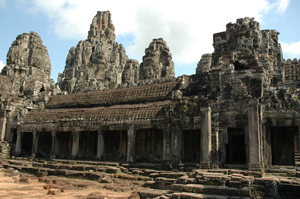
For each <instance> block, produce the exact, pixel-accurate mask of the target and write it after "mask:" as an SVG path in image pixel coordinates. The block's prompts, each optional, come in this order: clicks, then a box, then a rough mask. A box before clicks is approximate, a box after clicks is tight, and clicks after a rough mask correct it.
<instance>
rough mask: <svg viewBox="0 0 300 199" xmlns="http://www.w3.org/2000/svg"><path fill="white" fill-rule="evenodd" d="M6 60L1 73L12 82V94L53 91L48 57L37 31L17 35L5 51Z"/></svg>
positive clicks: (36, 93) (34, 93)
mask: <svg viewBox="0 0 300 199" xmlns="http://www.w3.org/2000/svg"><path fill="white" fill-rule="evenodd" d="M6 62H7V65H6V66H5V67H4V68H3V70H2V73H1V74H2V75H4V76H7V77H8V78H9V79H10V81H11V82H12V88H11V89H12V90H11V91H12V92H11V93H12V94H19V93H21V94H23V93H24V94H25V95H29V96H32V95H34V96H36V95H39V94H40V92H41V91H48V92H50V91H53V89H54V81H53V80H52V79H50V73H51V62H50V58H49V55H48V51H47V48H46V47H45V46H44V45H43V41H42V40H41V37H40V36H39V35H38V34H37V33H35V32H30V33H29V34H27V33H24V34H21V35H19V36H18V37H17V38H16V40H15V41H14V42H13V43H12V45H11V47H10V49H9V52H8V53H7V60H6Z"/></svg>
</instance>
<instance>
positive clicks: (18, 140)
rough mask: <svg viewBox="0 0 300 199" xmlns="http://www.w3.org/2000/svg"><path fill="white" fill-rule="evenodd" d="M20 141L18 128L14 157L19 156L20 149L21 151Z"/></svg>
mask: <svg viewBox="0 0 300 199" xmlns="http://www.w3.org/2000/svg"><path fill="white" fill-rule="evenodd" d="M21 139H22V136H21V130H20V128H18V130H17V143H16V155H17V156H18V155H20V154H21V149H22V146H21Z"/></svg>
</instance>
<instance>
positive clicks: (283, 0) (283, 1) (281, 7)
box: [276, 0, 290, 14]
mask: <svg viewBox="0 0 300 199" xmlns="http://www.w3.org/2000/svg"><path fill="white" fill-rule="evenodd" d="M289 4H290V0H278V2H277V10H276V11H277V12H278V13H280V14H283V13H284V12H285V11H286V9H287V7H288V6H289Z"/></svg>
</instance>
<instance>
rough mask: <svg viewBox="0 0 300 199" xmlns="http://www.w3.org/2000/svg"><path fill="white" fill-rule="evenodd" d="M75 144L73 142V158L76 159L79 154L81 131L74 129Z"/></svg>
mask: <svg viewBox="0 0 300 199" xmlns="http://www.w3.org/2000/svg"><path fill="white" fill-rule="evenodd" d="M72 134H73V144H72V159H76V158H77V157H78V155H79V132H78V130H73V131H72Z"/></svg>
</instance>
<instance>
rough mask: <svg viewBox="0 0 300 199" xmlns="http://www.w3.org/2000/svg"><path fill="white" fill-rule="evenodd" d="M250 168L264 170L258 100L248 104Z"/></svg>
mask: <svg viewBox="0 0 300 199" xmlns="http://www.w3.org/2000/svg"><path fill="white" fill-rule="evenodd" d="M248 127H249V131H248V132H249V170H256V171H261V170H262V163H261V148H260V145H261V144H260V119H259V107H258V103H257V101H253V102H249V104H248Z"/></svg>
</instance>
